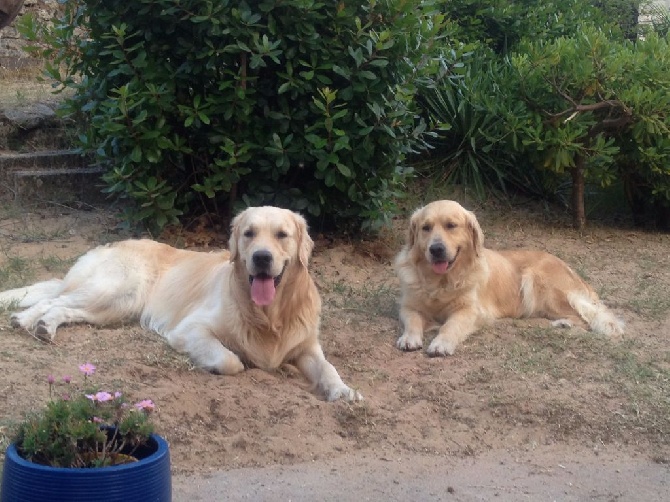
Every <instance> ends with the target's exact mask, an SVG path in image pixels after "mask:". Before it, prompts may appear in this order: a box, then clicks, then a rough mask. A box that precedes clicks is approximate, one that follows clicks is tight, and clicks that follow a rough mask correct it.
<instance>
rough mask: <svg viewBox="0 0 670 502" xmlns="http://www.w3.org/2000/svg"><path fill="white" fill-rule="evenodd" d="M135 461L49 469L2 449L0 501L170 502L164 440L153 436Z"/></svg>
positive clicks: (16, 452)
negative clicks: (3, 454) (99, 465)
mask: <svg viewBox="0 0 670 502" xmlns="http://www.w3.org/2000/svg"><path fill="white" fill-rule="evenodd" d="M135 456H136V457H137V458H138V461H137V462H132V463H129V464H123V465H115V466H110V467H96V468H88V469H87V468H81V469H80V468H67V467H49V466H45V465H40V464H34V463H32V462H29V461H27V460H25V459H24V458H22V457H21V456H20V455H19V453H18V451H17V450H16V445H14V444H11V445H9V448H7V453H6V456H5V468H4V470H3V473H2V485H1V486H0V490H1V494H0V502H19V501H20V502H37V501H39V502H44V501H46V500H48V501H49V502H83V501H91V502H94V501H95V502H98V501H105V502H145V501H146V502H170V501H171V499H172V478H171V475H170V451H169V449H168V444H167V442H166V441H165V440H164V439H163V438H161V437H160V436H158V435H156V434H152V435H151V438H150V439H149V441H148V443H147V445H146V446H145V447H143V449H138V451H137V452H136V455H135Z"/></svg>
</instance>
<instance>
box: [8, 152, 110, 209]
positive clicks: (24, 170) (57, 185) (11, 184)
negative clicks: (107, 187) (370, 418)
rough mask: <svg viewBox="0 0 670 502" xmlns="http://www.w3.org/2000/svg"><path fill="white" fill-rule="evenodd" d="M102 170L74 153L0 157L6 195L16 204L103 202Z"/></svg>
mask: <svg viewBox="0 0 670 502" xmlns="http://www.w3.org/2000/svg"><path fill="white" fill-rule="evenodd" d="M104 172H105V169H104V168H103V167H102V166H100V165H95V164H89V163H88V162H87V159H85V158H84V157H82V156H81V155H80V154H79V153H78V152H76V151H73V150H55V151H46V152H31V153H14V152H9V153H0V179H2V186H3V187H4V188H5V195H6V196H7V197H8V198H10V199H12V200H14V201H15V202H17V203H19V204H34V203H45V202H56V203H60V204H77V203H85V204H94V203H98V202H102V201H103V200H104V199H105V195H104V194H103V193H101V189H102V187H103V183H102V181H101V180H100V176H101V175H102V174H103V173H104Z"/></svg>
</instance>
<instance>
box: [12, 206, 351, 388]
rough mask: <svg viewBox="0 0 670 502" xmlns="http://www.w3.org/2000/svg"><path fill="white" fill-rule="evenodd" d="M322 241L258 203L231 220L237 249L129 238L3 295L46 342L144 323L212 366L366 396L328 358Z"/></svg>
mask: <svg viewBox="0 0 670 502" xmlns="http://www.w3.org/2000/svg"><path fill="white" fill-rule="evenodd" d="M313 245H314V243H313V242H312V239H311V238H310V237H309V234H308V233H307V225H306V223H305V220H304V219H303V218H302V216H300V215H298V214H296V213H293V212H291V211H288V210H286V209H279V208H276V207H268V206H266V207H254V208H249V209H246V210H245V211H243V212H242V213H241V214H239V215H238V216H237V217H236V218H235V219H234V220H233V223H232V230H231V237H230V252H228V251H221V252H217V253H202V252H196V251H187V250H183V249H176V248H173V247H171V246H168V245H166V244H161V243H158V242H154V241H151V240H146V239H144V240H127V241H122V242H117V243H115V244H111V245H106V246H100V247H98V248H95V249H93V250H91V251H89V252H88V253H86V254H85V255H83V256H82V257H81V258H79V260H77V262H76V263H75V264H74V266H73V267H72V268H71V269H70V271H69V272H68V273H67V275H66V276H65V278H64V279H53V280H50V281H45V282H40V283H37V284H34V285H32V286H28V287H25V288H19V289H15V290H10V291H5V292H4V293H0V302H5V303H8V302H15V303H16V304H18V306H19V307H22V308H26V310H24V311H22V312H19V313H16V314H14V315H13V322H14V324H16V325H18V326H22V327H24V328H25V329H27V330H29V331H31V332H32V333H34V334H35V335H36V336H38V337H40V338H43V339H53V337H54V336H55V335H56V330H57V329H58V327H59V326H60V325H62V324H65V323H74V322H87V323H91V324H108V323H114V322H121V321H128V320H131V319H139V320H140V322H141V323H142V325H143V326H144V327H146V328H149V329H152V330H154V331H156V332H158V333H159V334H161V335H162V336H163V337H165V339H166V340H167V342H168V343H169V344H170V345H171V346H172V347H173V348H175V349H176V350H178V351H181V352H185V353H187V354H188V355H189V356H190V357H191V359H192V360H193V362H194V363H195V364H196V365H197V366H200V367H202V368H205V369H207V370H210V371H213V372H216V373H222V374H224V375H234V374H236V373H238V372H240V371H242V370H243V369H244V364H245V363H246V364H249V365H252V366H256V367H259V368H263V369H266V370H273V369H276V368H278V367H279V366H281V365H283V364H284V363H290V364H294V365H295V366H297V367H298V369H299V370H300V371H301V372H302V373H303V375H304V376H305V377H306V379H307V380H308V381H309V382H310V383H311V384H312V385H313V387H314V390H315V391H316V392H317V393H318V394H320V395H321V396H323V397H324V398H325V399H327V400H335V399H340V398H343V399H347V400H358V399H361V395H360V394H359V393H358V392H357V391H355V390H353V389H351V388H349V387H348V386H347V385H345V384H344V383H343V382H342V380H341V378H340V376H339V375H338V373H337V371H336V370H335V368H334V367H333V365H332V364H330V363H329V362H328V361H327V360H326V359H325V357H324V355H323V351H322V350H321V345H320V343H319V339H318V336H319V319H320V312H321V300H320V297H319V294H318V291H317V289H316V286H315V285H314V282H313V280H312V278H311V276H310V274H309V272H308V270H307V265H308V261H309V259H310V256H311V253H312V248H313Z"/></svg>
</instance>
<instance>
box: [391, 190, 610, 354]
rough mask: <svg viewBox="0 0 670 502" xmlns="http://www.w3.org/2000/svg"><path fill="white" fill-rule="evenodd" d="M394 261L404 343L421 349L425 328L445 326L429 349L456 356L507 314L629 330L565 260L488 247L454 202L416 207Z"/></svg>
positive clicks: (400, 341) (467, 213)
mask: <svg viewBox="0 0 670 502" xmlns="http://www.w3.org/2000/svg"><path fill="white" fill-rule="evenodd" d="M395 267H396V272H397V274H398V278H399V279H400V285H401V290H402V296H401V300H400V319H401V321H402V323H403V325H404V332H403V334H402V335H401V336H400V338H399V339H398V342H397V345H398V347H399V348H401V349H403V350H416V349H419V348H421V347H422V346H423V333H424V331H425V330H427V329H430V328H439V332H438V334H437V336H436V337H435V338H434V339H433V341H432V342H431V343H430V345H429V346H428V350H427V352H428V354H429V355H431V356H444V355H451V354H453V353H454V350H455V349H456V347H457V346H458V344H459V343H461V342H462V341H463V340H465V339H466V338H467V337H468V336H469V335H470V334H472V333H473V332H474V331H476V330H477V329H478V328H480V327H481V326H483V325H485V324H487V323H489V322H491V321H492V320H494V319H499V318H503V317H512V318H520V317H544V318H547V319H551V320H553V321H554V324H555V325H560V326H570V325H572V324H574V323H582V322H583V321H585V322H586V324H588V326H589V327H590V328H591V329H592V330H593V331H595V332H598V333H602V334H605V335H609V336H613V335H620V334H622V333H623V323H622V322H621V321H620V320H619V319H617V318H616V317H615V316H614V315H613V314H612V313H611V312H610V311H609V310H608V309H607V307H605V305H603V303H602V302H601V301H600V300H599V299H598V296H597V295H596V293H595V292H594V291H593V289H592V288H591V287H590V286H589V285H588V284H587V283H586V282H584V281H583V280H582V279H581V278H580V277H579V276H578V275H577V274H576V273H575V272H574V271H573V270H572V269H570V267H569V266H568V265H567V264H565V262H563V261H561V260H560V259H558V258H557V257H555V256H553V255H551V254H549V253H545V252H543V251H531V250H510V251H493V250H491V249H486V248H485V247H484V236H483V234H482V230H481V228H480V226H479V223H478V222H477V219H476V218H475V215H474V214H473V213H472V212H470V211H467V210H466V209H464V208H463V207H462V206H461V205H460V204H459V203H457V202H454V201H449V200H442V201H436V202H432V203H430V204H428V205H426V206H425V207H423V208H421V209H418V210H417V211H416V212H414V214H413V215H412V218H411V220H410V225H409V234H408V238H407V243H406V245H405V246H404V247H403V249H402V250H401V252H400V253H399V254H398V256H397V258H396V261H395Z"/></svg>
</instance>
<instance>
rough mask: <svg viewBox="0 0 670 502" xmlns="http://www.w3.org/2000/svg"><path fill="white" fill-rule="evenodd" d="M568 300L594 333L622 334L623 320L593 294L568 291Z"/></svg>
mask: <svg viewBox="0 0 670 502" xmlns="http://www.w3.org/2000/svg"><path fill="white" fill-rule="evenodd" d="M568 302H570V305H571V306H572V308H573V309H575V310H576V311H577V313H578V314H579V315H580V317H581V318H582V319H584V320H585V321H586V322H587V323H588V325H589V327H590V328H591V329H592V330H593V331H595V332H596V333H600V334H603V335H607V336H621V335H623V331H624V322H623V321H622V320H621V319H619V318H618V317H616V316H615V315H614V314H613V313H612V311H611V310H609V309H608V308H607V307H606V306H605V305H604V304H603V303H602V302H601V301H600V300H599V299H598V298H597V297H596V296H595V294H594V295H593V297H591V296H587V295H585V294H584V293H582V292H579V293H574V292H573V293H568Z"/></svg>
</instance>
